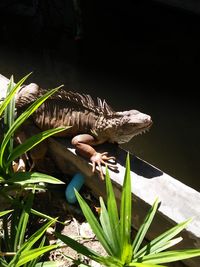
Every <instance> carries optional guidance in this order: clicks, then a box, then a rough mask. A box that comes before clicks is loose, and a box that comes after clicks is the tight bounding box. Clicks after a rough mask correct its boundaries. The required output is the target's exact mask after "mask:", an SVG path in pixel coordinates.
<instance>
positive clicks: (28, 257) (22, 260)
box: [9, 245, 58, 267]
mask: <svg viewBox="0 0 200 267" xmlns="http://www.w3.org/2000/svg"><path fill="white" fill-rule="evenodd" d="M57 247H58V245H49V246H44V247H41V248H35V249H31V250H27V251H23V252H22V253H21V255H20V256H19V260H18V262H17V263H16V265H15V267H20V266H22V265H24V264H26V263H27V262H30V261H32V260H34V259H36V258H37V257H40V256H41V255H43V254H45V253H46V252H48V251H50V250H53V249H56V248H57ZM11 266H12V265H11ZM9 267H10V265H9Z"/></svg>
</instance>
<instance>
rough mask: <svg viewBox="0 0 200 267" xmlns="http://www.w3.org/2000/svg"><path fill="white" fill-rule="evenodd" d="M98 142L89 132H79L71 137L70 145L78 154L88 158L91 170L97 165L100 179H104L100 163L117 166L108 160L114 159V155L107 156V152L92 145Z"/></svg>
mask: <svg viewBox="0 0 200 267" xmlns="http://www.w3.org/2000/svg"><path fill="white" fill-rule="evenodd" d="M101 143H102V142H101ZM99 144H100V142H99V141H98V140H97V139H95V138H94V137H93V136H92V135H90V134H80V135H77V136H75V137H74V138H73V139H72V145H74V146H75V148H76V150H77V152H78V153H79V154H80V155H82V156H84V157H86V158H88V159H90V161H91V162H92V171H93V172H94V171H95V169H96V166H98V167H99V172H100V176H101V178H102V179H104V174H103V170H102V165H106V166H108V167H110V168H112V169H114V170H116V169H117V166H116V165H115V164H113V163H110V162H109V160H115V157H109V156H108V152H104V153H99V152H97V151H96V150H95V149H94V148H93V147H92V146H94V145H99Z"/></svg>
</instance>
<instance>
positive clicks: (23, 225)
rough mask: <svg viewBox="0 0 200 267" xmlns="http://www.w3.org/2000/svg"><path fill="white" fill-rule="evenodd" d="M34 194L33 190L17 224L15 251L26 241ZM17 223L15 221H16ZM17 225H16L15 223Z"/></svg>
mask: <svg viewBox="0 0 200 267" xmlns="http://www.w3.org/2000/svg"><path fill="white" fill-rule="evenodd" d="M33 199H34V195H33V193H32V192H30V193H29V194H28V197H27V199H26V202H25V204H24V206H23V209H22V212H21V216H20V219H19V222H18V225H17V230H16V233H15V242H14V251H15V252H16V251H17V250H18V249H20V248H21V245H22V244H23V243H24V237H25V233H26V229H27V224H28V220H29V215H30V211H31V207H32V205H33ZM14 224H15V223H14ZM15 227H16V225H15Z"/></svg>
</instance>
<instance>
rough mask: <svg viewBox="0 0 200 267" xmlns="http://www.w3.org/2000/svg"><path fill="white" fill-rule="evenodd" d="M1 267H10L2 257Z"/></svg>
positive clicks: (0, 259)
mask: <svg viewBox="0 0 200 267" xmlns="http://www.w3.org/2000/svg"><path fill="white" fill-rule="evenodd" d="M0 266H1V267H8V263H7V262H6V261H5V260H4V259H3V258H1V256H0Z"/></svg>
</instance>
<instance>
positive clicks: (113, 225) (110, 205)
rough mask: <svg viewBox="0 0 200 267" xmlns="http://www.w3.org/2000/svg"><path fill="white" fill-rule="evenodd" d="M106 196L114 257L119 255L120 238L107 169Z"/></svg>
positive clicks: (113, 195)
mask: <svg viewBox="0 0 200 267" xmlns="http://www.w3.org/2000/svg"><path fill="white" fill-rule="evenodd" d="M106 195H107V209H108V216H109V221H110V226H111V231H112V237H113V241H114V243H115V248H116V254H115V255H119V252H120V250H121V246H120V236H119V215H118V208H117V203H116V198H115V194H114V191H113V187H112V183H111V179H110V175H109V172H108V168H106Z"/></svg>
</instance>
